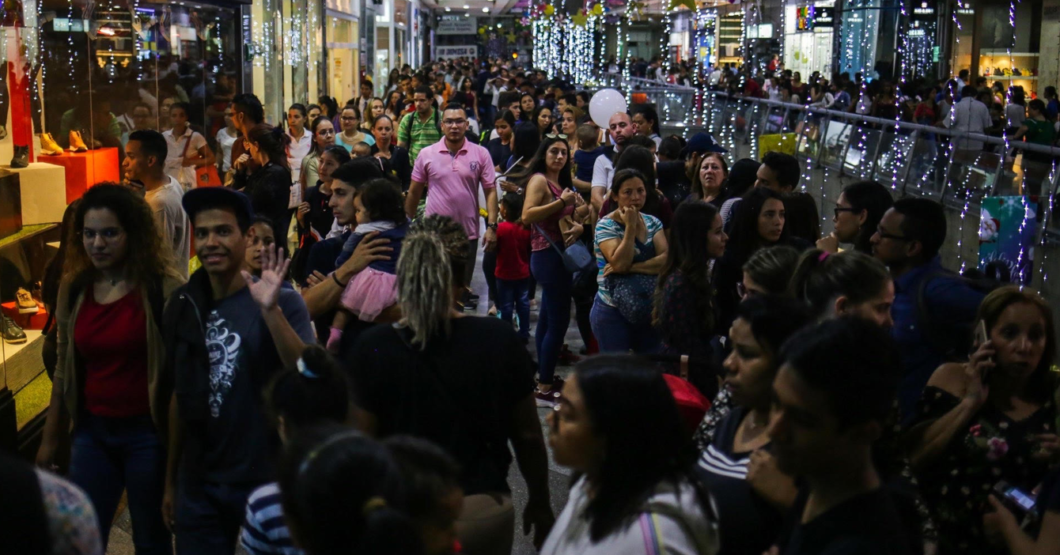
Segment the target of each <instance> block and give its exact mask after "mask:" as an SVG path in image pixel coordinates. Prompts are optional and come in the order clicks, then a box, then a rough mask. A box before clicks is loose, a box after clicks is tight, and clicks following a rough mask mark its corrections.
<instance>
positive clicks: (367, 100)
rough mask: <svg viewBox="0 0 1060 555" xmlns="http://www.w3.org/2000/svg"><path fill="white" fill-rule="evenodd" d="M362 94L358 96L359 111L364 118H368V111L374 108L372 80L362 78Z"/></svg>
mask: <svg viewBox="0 0 1060 555" xmlns="http://www.w3.org/2000/svg"><path fill="white" fill-rule="evenodd" d="M360 89H361V95H360V96H358V97H357V113H359V114H361V116H362V117H364V119H368V113H369V112H371V108H372V80H371V79H362V80H361V87H360Z"/></svg>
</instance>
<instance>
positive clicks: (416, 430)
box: [348, 215, 554, 555]
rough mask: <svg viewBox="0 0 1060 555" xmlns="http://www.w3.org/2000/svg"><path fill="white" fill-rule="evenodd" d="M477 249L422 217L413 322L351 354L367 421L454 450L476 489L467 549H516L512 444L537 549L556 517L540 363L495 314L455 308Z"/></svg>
mask: <svg viewBox="0 0 1060 555" xmlns="http://www.w3.org/2000/svg"><path fill="white" fill-rule="evenodd" d="M468 256H474V254H473V253H472V252H471V251H470V250H469V249H468V241H467V236H466V234H465V233H464V230H463V228H462V227H461V226H460V225H459V224H457V223H456V222H454V221H453V220H452V219H450V218H447V217H445V216H439V215H434V216H429V217H427V218H425V219H423V220H421V221H418V222H416V223H415V224H413V225H412V226H411V228H410V230H409V233H408V235H406V237H405V240H404V242H403V243H402V248H401V257H400V259H399V260H398V264H397V284H398V305H399V306H400V307H401V312H402V315H403V318H402V320H401V321H400V322H398V323H397V324H394V325H378V326H375V327H374V328H372V329H369V330H368V331H365V332H363V333H362V334H361V335H360V336H359V337H358V339H357V343H356V345H355V346H354V348H353V352H352V354H351V355H350V356H349V357H348V360H351V361H356V363H355V364H353V365H352V366H351V372H352V376H353V378H354V381H355V382H356V383H357V386H358V390H357V393H358V395H359V402H360V405H361V408H362V409H363V410H362V411H361V412H360V413H359V414H358V417H359V420H361V425H362V427H363V428H364V429H365V430H366V431H367V432H368V433H370V434H372V435H373V436H375V437H380V438H386V437H390V436H393V435H397V434H408V435H413V436H416V437H421V438H424V439H428V440H430V441H433V442H435V443H437V444H438V445H439V446H441V447H442V448H444V449H445V450H446V451H447V452H448V453H450V454H452V455H453V457H454V458H455V459H456V460H457V462H458V463H459V464H460V466H461V469H462V470H461V473H460V478H459V482H460V486H461V488H463V490H464V495H465V497H464V509H463V513H462V514H461V516H460V519H459V520H458V521H457V533H458V537H459V540H460V543H461V545H463V546H464V548H465V550H466V551H467V552H468V553H476V554H482V555H490V554H504V555H507V554H509V553H511V550H512V541H513V535H514V526H515V509H514V507H513V506H512V497H511V489H510V488H509V486H508V481H507V476H508V468H509V467H510V466H511V459H512V455H511V452H510V451H509V450H508V442H509V441H511V443H512V446H513V447H514V450H515V457H516V459H517V460H518V462H519V468H520V470H521V471H522V473H523V477H524V478H525V479H526V482H527V485H528V489H529V492H530V498H529V502H528V504H527V507H526V510H525V511H524V513H523V522H525V523H527V526H528V527H529V526H534V528H535V530H534V540H535V545H537V546H540V545H541V542H543V541H544V538H545V536H546V535H547V534H548V531H549V529H550V528H551V526H552V522H553V521H554V518H553V515H552V509H551V506H550V505H549V491H548V459H547V454H546V451H545V444H544V439H543V437H542V434H541V426H540V423H539V421H538V419H537V410H536V404H535V402H534V395H533V393H534V381H533V375H534V369H533V366H532V363H531V361H530V356H529V354H528V353H527V351H526V348H525V347H523V344H522V341H521V340H520V338H519V335H518V334H517V333H516V332H515V330H514V329H512V327H511V326H510V325H508V324H505V323H504V322H501V321H500V320H497V319H496V318H483V317H475V316H466V315H464V314H463V313H462V312H458V311H457V310H455V308H454V307H455V304H456V299H457V298H458V295H459V294H460V292H462V291H463V289H464V286H465V285H466V284H465V283H464V277H463V276H464V271H463V269H464V268H465V261H466V260H467V257H468ZM351 552H357V553H361V552H364V551H361V550H356V551H351Z"/></svg>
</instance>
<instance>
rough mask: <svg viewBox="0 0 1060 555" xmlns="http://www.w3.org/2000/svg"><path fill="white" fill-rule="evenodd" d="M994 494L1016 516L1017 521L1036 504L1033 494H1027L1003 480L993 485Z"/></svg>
mask: <svg viewBox="0 0 1060 555" xmlns="http://www.w3.org/2000/svg"><path fill="white" fill-rule="evenodd" d="M994 493H996V494H997V496H998V499H1000V500H1001V503H1002V504H1004V505H1005V507H1008V509H1009V510H1010V511H1012V512H1013V514H1015V515H1016V518H1017V519H1022V518H1023V516H1024V515H1026V514H1027V511H1030V510H1031V509H1033V508H1034V504H1035V502H1036V500H1035V496H1034V495H1033V494H1029V493H1027V492H1025V491H1023V490H1021V489H1019V488H1017V487H1015V486H1013V485H1011V484H1009V483H1008V482H1006V481H1004V480H1002V481H1000V482H998V483H997V484H995V485H994Z"/></svg>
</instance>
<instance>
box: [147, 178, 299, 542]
mask: <svg viewBox="0 0 1060 555" xmlns="http://www.w3.org/2000/svg"><path fill="white" fill-rule="evenodd" d="M183 205H184V210H185V211H186V212H187V213H188V215H189V217H190V219H191V221H192V225H193V226H194V230H195V231H194V232H195V251H196V255H197V256H198V257H199V260H200V261H201V262H202V265H203V267H202V268H201V269H200V270H199V271H197V272H195V273H194V274H193V275H192V276H191V278H190V279H189V281H188V283H187V285H185V286H184V287H182V288H180V289H178V290H177V291H176V292H175V293H174V295H173V297H172V298H171V299H170V302H169V304H168V306H167V308H166V311H165V316H164V319H163V325H162V327H163V333H164V335H165V343H166V356H167V359H168V364H169V365H171V366H170V368H168V370H170V371H171V375H173V376H174V380H175V387H174V391H175V393H174V397H173V402H172V403H171V405H170V422H169V461H168V465H167V469H166V493H165V497H164V498H163V506H162V511H163V517H164V518H165V520H166V522H167V524H169V526H170V528H171V529H173V530H174V532H175V534H176V546H177V553H178V554H189V555H190V554H195V555H210V554H218V555H221V554H224V555H230V554H232V553H235V548H236V536H237V534H238V532H239V526H240V525H241V524H242V522H243V516H244V511H245V507H246V501H247V496H248V495H250V492H251V491H253V490H254V489H255V488H256V487H258V486H260V485H261V484H263V483H265V482H267V481H269V480H271V479H273V478H274V476H273V458H274V449H275V447H277V446H278V440H277V438H276V437H275V434H274V432H273V431H272V430H271V429H270V427H269V423H268V419H267V418H266V415H265V411H264V407H263V406H262V405H263V402H262V391H263V388H264V386H265V385H266V384H267V383H268V382H269V380H270V378H271V377H272V376H273V375H274V374H275V373H276V372H278V371H279V370H281V369H283V368H284V367H285V366H293V365H294V364H295V362H296V361H297V360H298V357H299V356H301V353H302V350H303V349H304V348H305V345H306V344H307V343H311V342H312V341H313V329H312V326H311V325H310V321H309V313H308V312H307V311H306V308H305V303H304V302H303V301H302V298H301V297H300V296H299V295H298V293H296V292H295V291H294V290H292V289H290V288H284V287H282V285H283V283H284V281H283V279H282V276H283V275H284V274H286V271H287V265H288V263H287V262H284V261H281V260H278V259H277V258H276V257H277V255H276V251H275V250H273V249H266V251H265V252H263V253H262V275H261V278H260V279H258V280H254V279H253V278H252V276H250V275H249V274H248V273H247V272H246V271H242V268H243V257H244V255H245V252H246V232H247V230H248V229H249V228H250V222H251V221H252V220H253V210H252V209H251V206H250V201H249V200H248V199H247V197H246V196H245V195H243V194H242V193H239V192H236V191H233V190H231V189H227V188H223V187H211V188H204V189H194V190H192V191H189V192H188V193H187V194H185V195H184V199H183Z"/></svg>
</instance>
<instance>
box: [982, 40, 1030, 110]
mask: <svg viewBox="0 0 1060 555" xmlns="http://www.w3.org/2000/svg"><path fill="white" fill-rule="evenodd" d="M1039 57H1040V55H1039V54H1038V53H1037V52H1009V51H1008V50H997V49H982V50H980V51H979V68H980V70H979V73H980V74H982V75H983V77H986V82H987V84H988V85H989V86H993V85H994V83H995V82H1000V83H1001V86H1003V87H1005V89H1008V88H1009V87H1010V86H1019V87H1023V90H1024V91H1026V93H1027V102H1030V100H1031V98H1035V97H1034V96H1032V95H1036V94H1038V58H1039ZM998 70H1001V71H1000V72H999V71H998ZM1017 70H1018V72H1019V73H1020V75H1016V72H1017ZM988 72H989V74H988Z"/></svg>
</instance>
